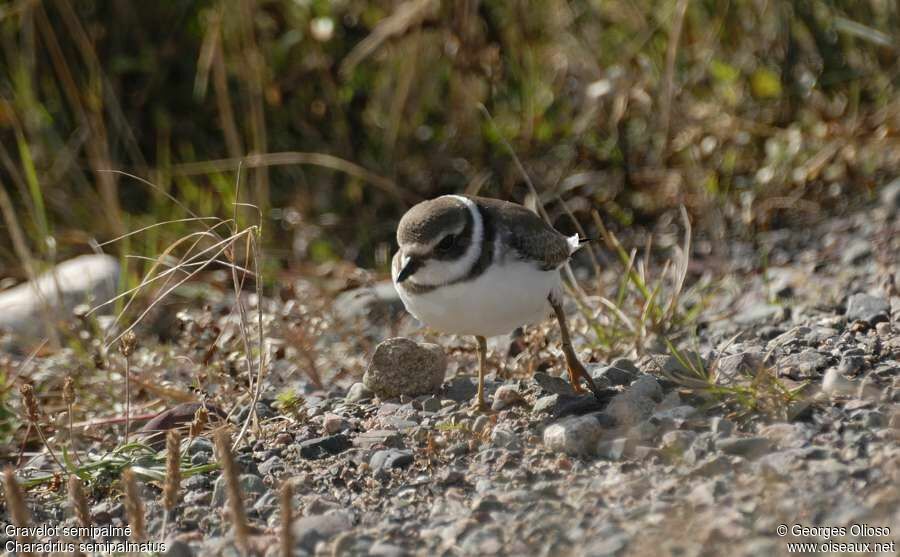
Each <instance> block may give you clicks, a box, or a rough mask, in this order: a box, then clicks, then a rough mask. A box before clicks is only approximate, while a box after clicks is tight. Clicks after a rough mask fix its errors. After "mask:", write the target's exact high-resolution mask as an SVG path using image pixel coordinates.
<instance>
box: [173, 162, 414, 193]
mask: <svg viewBox="0 0 900 557" xmlns="http://www.w3.org/2000/svg"><path fill="white" fill-rule="evenodd" d="M294 164H311V165H315V166H321V167H323V168H330V169H332V170H337V171H338V172H344V173H345V174H349V175H350V176H353V177H355V178H359V179H360V180H364V181H366V182H369V183H370V184H372V185H373V186H375V187H377V188H379V189H380V190H382V191H384V192H385V193H388V194H390V195H391V197H393V198H394V199H396V200H397V201H400V202H401V203H402V204H404V205H406V204H407V203H410V202H416V201H419V196H418V195H416V194H414V193H412V192H408V191H406V190H402V189H400V188H399V187H398V186H397V184H395V183H394V182H393V180H389V179H387V178H385V177H383V176H379V175H378V174H375V173H374V172H371V171H369V170H367V169H365V168H364V167H362V166H360V165H358V164H356V163H352V162H350V161H348V160H345V159H342V158H340V157H335V156H334V155H328V154H326V153H300V152H294V151H287V152H281V153H265V154H253V155H247V156H246V157H244V158H242V159H237V158H231V159H218V160H211V161H202V162H189V163H182V164H176V165H174V166H173V168H172V172H173V174H175V175H176V176H190V175H196V174H211V173H216V172H227V171H234V170H237V169H238V168H239V167H241V166H244V167H246V168H259V167H263V166H285V165H294Z"/></svg>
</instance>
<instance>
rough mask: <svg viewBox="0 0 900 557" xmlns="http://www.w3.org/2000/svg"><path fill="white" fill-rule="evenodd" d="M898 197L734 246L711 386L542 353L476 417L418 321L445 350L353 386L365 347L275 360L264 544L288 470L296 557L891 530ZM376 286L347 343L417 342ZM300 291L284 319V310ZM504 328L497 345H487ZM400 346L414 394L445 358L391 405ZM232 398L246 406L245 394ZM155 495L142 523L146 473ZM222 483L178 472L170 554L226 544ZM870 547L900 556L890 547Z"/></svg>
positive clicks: (247, 475) (244, 467) (715, 545)
mask: <svg viewBox="0 0 900 557" xmlns="http://www.w3.org/2000/svg"><path fill="white" fill-rule="evenodd" d="M889 195H892V194H891V193H890V192H888V191H887V190H885V192H884V193H883V196H882V199H881V203H880V204H878V205H877V206H874V207H870V208H869V209H868V210H866V211H864V212H859V213H856V214H854V215H852V216H850V217H845V218H840V219H832V220H829V221H826V222H824V223H822V224H820V225H818V226H816V227H809V228H805V229H802V230H788V231H777V232H772V233H768V234H765V235H763V237H762V240H761V245H757V246H751V245H749V244H748V245H742V244H740V243H735V245H734V246H733V248H732V252H733V254H734V255H733V256H732V258H731V259H730V260H728V261H727V262H725V263H724V264H722V265H720V267H721V266H724V269H725V270H724V271H723V272H721V273H719V275H718V276H717V277H716V280H717V282H716V284H717V289H716V295H715V298H714V299H712V300H711V301H710V310H709V311H707V312H704V317H703V321H702V322H701V324H700V326H699V327H698V333H697V335H696V336H694V337H692V338H689V339H682V341H681V342H680V343H679V345H680V346H681V345H683V346H684V347H685V348H684V351H683V352H682V354H683V355H685V356H686V357H687V359H688V360H690V361H691V362H692V365H694V366H698V367H702V368H703V369H705V370H707V371H710V372H711V373H712V375H713V377H714V379H713V380H712V381H711V383H710V384H709V385H708V386H707V388H706V389H698V388H697V387H696V385H693V386H692V384H689V383H685V382H683V381H675V380H674V379H678V378H683V377H690V375H691V373H690V370H686V369H684V367H685V366H684V364H685V362H683V361H680V360H679V358H676V357H674V356H672V355H671V354H665V353H659V354H653V353H652V352H650V353H647V354H644V355H642V356H640V357H636V356H635V357H631V358H612V359H610V360H608V361H602V360H601V361H595V362H592V363H590V364H589V365H588V367H589V371H590V372H591V374H592V375H593V376H594V378H595V380H596V381H597V383H598V385H600V386H601V388H602V389H603V392H604V393H605V396H604V397H603V400H597V399H595V398H594V397H593V396H592V395H576V394H574V393H573V392H572V391H571V388H570V387H569V385H568V384H567V382H565V381H563V380H561V379H560V378H558V377H556V375H557V374H559V372H560V370H559V365H558V362H559V361H561V358H558V357H555V358H553V359H552V360H551V362H550V364H551V365H544V366H538V367H537V368H536V369H532V371H536V372H534V373H530V374H512V375H513V378H507V377H508V376H509V375H510V374H508V373H505V372H504V373H502V374H497V375H494V376H491V377H490V378H489V381H488V385H487V387H488V389H487V391H488V395H489V400H492V401H493V409H492V411H491V412H490V413H487V414H479V413H476V412H474V411H472V410H471V409H470V408H469V404H470V402H471V398H472V397H473V396H474V393H475V384H474V382H473V379H472V377H471V372H472V370H474V369H475V365H476V363H475V358H474V350H471V349H468V348H467V349H465V350H464V347H465V346H466V344H465V341H464V340H462V341H461V340H454V339H447V338H441V337H436V336H433V335H432V336H428V337H427V340H431V341H435V340H437V342H440V343H442V344H443V345H444V346H445V347H449V348H450V350H449V354H448V355H447V356H445V355H444V354H443V352H442V351H440V350H435V349H434V347H433V346H428V345H425V346H419V345H418V344H416V343H414V342H409V343H396V342H395V344H396V346H394V347H393V349H392V352H391V354H387V353H385V355H384V357H378V358H375V360H376V361H377V362H378V363H377V365H376V364H373V365H372V367H371V368H369V370H368V372H367V374H366V381H365V384H364V383H363V382H362V375H363V373H362V372H363V371H364V370H365V369H366V366H367V365H368V361H367V358H363V357H361V356H360V355H359V354H356V355H355V356H353V358H354V359H351V358H350V357H345V358H344V361H345V366H346V369H347V373H344V374H342V375H339V376H338V377H336V378H335V379H334V381H331V382H330V383H329V384H330V385H331V386H330V387H329V388H328V389H327V390H326V389H318V388H316V387H315V386H313V384H312V382H310V381H306V380H305V379H303V378H300V377H298V374H297V372H296V365H295V364H294V363H293V362H292V360H293V358H292V357H286V358H283V359H281V360H277V361H275V362H274V363H273V370H272V371H271V373H270V378H269V383H268V384H267V390H265V391H264V396H263V399H262V401H261V402H260V403H259V406H258V412H259V415H260V416H261V418H263V427H262V431H261V433H259V434H258V435H254V437H253V438H252V441H251V444H250V446H244V447H242V448H241V449H239V450H238V451H237V453H236V460H237V463H238V466H239V467H240V469H241V472H242V475H241V477H240V481H241V485H242V488H243V491H244V496H245V499H246V508H247V515H248V518H249V520H250V522H251V524H252V526H253V527H254V528H255V539H256V542H257V545H258V546H259V547H260V548H261V551H262V552H264V553H265V554H267V555H276V554H278V551H279V549H278V542H277V532H278V529H279V528H280V525H281V523H282V520H281V516H280V511H279V502H278V488H279V486H280V485H281V484H282V483H283V482H285V481H287V482H291V483H292V484H293V487H294V505H293V508H294V516H295V517H296V518H295V520H294V523H293V528H292V529H293V533H294V540H295V544H294V546H295V547H294V550H295V552H296V554H315V555H383V556H388V555H390V556H393V555H494V554H497V555H648V554H649V555H713V554H732V555H763V554H766V555H768V554H778V555H780V554H787V553H788V552H789V547H788V543H789V542H796V541H801V542H814V543H817V544H822V543H848V542H860V543H870V544H874V543H882V544H889V543H891V542H894V543H895V544H896V542H898V541H900V488H898V486H900V443H898V440H900V407H898V402H900V331H898V325H897V324H898V318H900V292H898V289H897V283H896V282H894V280H895V279H894V278H893V277H900V264H898V257H897V254H898V253H900V216H898V214H900V208H898V204H897V199H895V198H893V197H889ZM897 197H900V195H898V196H897ZM698 244H699V246H700V248H702V241H701V242H698ZM760 252H764V253H767V257H766V262H767V264H766V266H765V267H764V268H763V269H762V270H761V269H760V265H759V259H760V258H759V256H758V255H754V254H758V253H760ZM694 263H696V264H698V265H703V264H704V259H703V257H702V255H698V256H696V258H695V261H694ZM707 263H708V262H707ZM380 292H381V294H383V295H384V296H387V297H388V298H389V297H390V296H389V294H384V289H382V290H381V291H380ZM366 295H367V296H369V298H366V299H361V298H360V297H361V296H363V294H360V293H359V292H355V293H349V294H347V295H346V296H343V297H341V298H339V299H338V301H337V302H336V303H337V304H338V306H339V307H336V308H335V310H336V312H337V313H343V314H346V315H355V314H357V313H359V312H360V311H367V312H369V313H368V314H367V321H366V323H367V325H366V327H367V329H366V330H365V331H363V334H362V335H361V336H359V339H358V341H359V342H369V341H371V342H372V343H373V344H374V343H375V342H378V341H380V340H383V339H384V338H386V337H387V336H392V335H395V334H397V333H398V332H399V333H401V334H408V335H409V336H410V337H411V338H413V339H414V340H416V341H420V340H423V339H426V338H425V337H422V336H420V335H419V334H418V333H415V332H411V331H412V329H411V325H410V324H408V323H406V324H398V323H397V322H396V320H395V318H396V317H397V315H398V314H397V312H396V311H395V310H396V307H395V303H393V302H391V300H390V299H387V300H385V299H380V298H378V296H374V297H373V295H372V294H371V292H369V294H366ZM291 303H292V302H288V303H287V304H280V303H279V305H277V310H276V311H275V312H274V313H278V314H280V315H282V316H285V315H291V312H292V311H297V308H296V307H291V305H290V304H291ZM273 304H275V302H273ZM285 305H286V306H288V307H284V306H285ZM375 310H377V311H375ZM376 314H377V315H376ZM578 326H579V323H578V321H576V328H577V327H578ZM581 326H582V327H583V323H582V324H581ZM526 338H529V337H526ZM333 341H335V339H333V338H331V337H329V335H328V334H324V335H322V336H321V338H320V339H319V341H318V342H320V343H322V344H323V345H328V344H329V343H330V342H333ZM285 342H294V341H289V340H285ZM516 342H520V340H518V341H517V340H513V341H510V340H509V339H496V340H494V341H493V342H492V345H491V346H492V348H493V357H492V363H493V364H495V365H496V364H497V363H498V361H500V360H502V357H501V356H503V355H504V353H505V352H506V351H508V350H510V344H513V345H514V344H516ZM276 344H277V343H276ZM554 346H555V345H553V343H551V345H550V347H549V348H548V350H549V352H548V353H549V354H553V353H554V352H553V350H554ZM404 347H406V348H404ZM688 347H690V350H691V351H690V352H689V351H688ZM345 349H346V346H345ZM405 349H409V350H411V351H413V352H414V353H412V352H411V354H412V356H410V357H409V358H405V356H404V354H405V353H404V352H403V350H405ZM147 350H149V349H148V348H146V347H145V348H143V351H144V352H146V351H147ZM586 351H587V347H586V346H582V352H583V353H586ZM363 353H365V352H364V351H363ZM371 354H372V352H371V351H369V355H370V356H371ZM413 356H414V357H413ZM429 358H433V359H432V360H429ZM409 362H414V363H415V366H416V369H426V370H427V375H428V377H423V378H422V380H421V381H418V383H417V384H416V385H415V388H416V389H422V388H425V389H426V390H427V389H428V388H429V385H430V384H431V382H432V381H433V380H434V375H435V374H440V373H441V371H442V370H443V368H445V367H446V368H447V370H446V374H447V376H446V378H445V380H444V381H443V385H442V386H441V388H440V390H439V391H438V392H436V393H435V394H425V395H420V396H416V397H408V396H405V395H400V396H399V397H395V398H387V399H385V400H382V399H380V398H378V397H377V396H375V395H374V394H373V393H372V391H370V390H369V388H367V386H366V385H367V384H368V385H369V386H372V387H374V388H375V390H379V391H381V390H383V389H384V388H385V387H384V385H385V382H388V383H390V382H391V381H392V380H394V379H397V378H398V377H399V379H398V380H399V381H400V382H401V383H403V382H404V381H405V380H404V379H403V378H404V375H405V374H404V373H397V371H398V369H402V368H403V366H404V365H409ZM403 371H406V370H405V369H403ZM410 373H415V370H411V371H410ZM501 376H502V377H501ZM392 378H394V379H392ZM437 381H438V384H439V382H440V377H438V378H437ZM407 383H408V381H407ZM285 385H288V386H294V387H296V388H297V389H298V390H299V391H300V392H301V393H302V399H303V401H304V403H303V404H302V405H300V407H299V409H298V410H297V411H296V412H294V413H293V414H291V415H289V416H288V415H286V413H285V412H284V411H283V410H284V407H283V406H279V405H278V403H277V402H278V401H277V399H276V398H275V396H274V395H275V393H277V392H279V391H280V390H281V389H283V388H284V386H285ZM398 388H401V389H402V388H403V385H400V386H399V387H398ZM717 388H718V389H720V390H721V392H720V393H719V395H718V396H714V395H713V394H710V393H711V392H713V391H715V390H716V389H717ZM788 391H789V392H790V393H791V395H790V396H787V395H785V394H784V393H785V392H788ZM729 393H730V395H729ZM739 394H740V395H741V396H743V397H744V398H740V397H739V396H738V395H739ZM742 400H743V402H744V403H743V404H742V403H741V401H742ZM238 404H239V406H240V405H241V404H242V405H243V406H242V408H243V411H244V415H246V412H247V410H248V407H247V403H246V400H245V401H244V402H239V403H238ZM236 415H237V416H238V417H240V415H241V412H237V413H236ZM186 446H187V445H186ZM187 452H188V455H189V458H190V460H191V462H192V463H193V464H195V465H197V464H203V463H207V462H213V461H214V460H215V458H214V456H213V454H214V451H213V448H212V444H211V443H210V442H209V441H208V440H207V439H203V438H200V439H195V440H194V441H193V442H192V443H191V444H190V445H189V447H188V448H187ZM40 465H41V461H40V459H38V460H37V461H33V462H32V463H31V466H32V468H35V467H38V466H40ZM44 465H45V466H46V465H48V464H47V463H45V464H44ZM32 472H33V471H32ZM28 473H29V472H28V470H24V471H23V475H24V477H27V476H28ZM144 489H145V495H146V498H147V503H146V505H147V513H146V514H147V516H148V529H149V531H150V532H151V537H153V533H154V532H160V529H161V526H162V524H161V521H162V515H163V513H162V512H161V510H160V508H159V506H158V505H157V504H156V503H154V502H152V501H154V500H156V499H158V497H159V489H158V488H157V487H156V486H155V485H151V483H148V484H146V485H145V488H144ZM225 492H226V490H225V485H224V481H223V480H222V478H220V473H219V472H218V471H217V470H213V471H210V472H208V473H205V474H199V475H195V476H192V477H190V478H188V479H186V480H185V481H184V483H183V485H182V504H181V507H180V509H179V510H178V511H177V513H176V515H175V517H174V518H173V521H174V522H172V523H171V524H170V526H169V534H168V536H167V537H168V540H169V542H170V548H169V554H171V555H190V554H193V555H218V554H221V555H236V554H238V551H237V549H236V548H235V546H234V543H233V540H232V538H231V534H230V522H229V521H228V520H227V519H226V518H223V516H224V513H223V510H224V507H225V500H226V494H225ZM116 496H117V492H116V491H115V490H111V491H109V493H108V494H105V493H103V492H102V491H99V490H98V491H97V493H95V494H94V497H93V500H92V505H93V507H92V511H91V512H92V515H93V517H94V520H95V522H97V523H110V524H120V525H121V524H124V522H123V520H124V512H123V505H122V503H121V502H119V501H118V500H117V498H116ZM29 501H30V503H32V505H31V507H32V513H33V514H34V517H35V518H34V521H35V522H37V523H40V522H42V521H48V522H50V523H55V522H58V521H60V520H68V521H69V523H72V522H71V521H72V519H71V518H64V517H67V516H69V514H70V513H69V511H68V509H67V508H66V505H65V503H64V502H63V501H61V498H60V497H59V496H58V495H55V494H54V493H53V492H52V491H46V490H45V491H38V490H36V491H34V492H31V493H29ZM4 512H6V509H5V505H4ZM3 521H4V522H8V519H7V518H6V516H4V520H3ZM780 525H785V526H786V527H787V534H786V535H781V534H780V533H779V528H780ZM823 527H831V528H832V529H823ZM835 528H836V529H837V530H834V529H835ZM157 539H160V537H159V536H157ZM176 540H177V541H178V543H174V542H175V541H176ZM846 549H848V548H846V547H844V548H841V547H840V546H822V545H819V546H818V547H817V548H816V551H819V552H822V553H827V552H829V550H836V551H831V552H834V553H845V552H847V551H845V550H846ZM849 549H853V548H849ZM869 549H870V550H871V549H875V546H870V547H869ZM880 549H883V551H881V552H880V553H881V554H890V555H894V554H896V545H894V546H883V547H881V548H880Z"/></svg>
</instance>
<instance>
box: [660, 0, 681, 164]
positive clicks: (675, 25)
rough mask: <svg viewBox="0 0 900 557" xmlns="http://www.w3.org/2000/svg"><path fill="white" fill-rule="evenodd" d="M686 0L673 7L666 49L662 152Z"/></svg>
mask: <svg viewBox="0 0 900 557" xmlns="http://www.w3.org/2000/svg"><path fill="white" fill-rule="evenodd" d="M687 7H688V0H678V3H677V4H676V6H675V17H674V18H673V19H672V30H671V31H670V33H669V45H668V47H667V49H666V74H665V78H664V80H663V85H664V88H663V98H662V102H661V103H660V104H661V105H662V108H661V112H662V115H661V118H662V125H661V129H662V138H663V152H664V153H665V152H666V151H668V149H669V125H670V122H671V120H672V96H673V95H674V93H675V57H676V56H677V54H678V43H679V42H681V29H682V27H683V26H684V15H685V13H687Z"/></svg>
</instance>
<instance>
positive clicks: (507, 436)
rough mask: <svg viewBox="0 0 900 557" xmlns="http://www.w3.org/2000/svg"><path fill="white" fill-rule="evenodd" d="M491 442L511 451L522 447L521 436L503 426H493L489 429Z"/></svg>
mask: <svg viewBox="0 0 900 557" xmlns="http://www.w3.org/2000/svg"><path fill="white" fill-rule="evenodd" d="M491 444H492V445H494V446H495V447H502V448H504V449H509V450H511V451H517V450H519V449H521V448H522V440H521V438H519V436H518V435H517V434H516V433H515V432H514V431H512V430H511V429H509V428H507V427H505V426H499V427H495V428H494V429H493V431H491Z"/></svg>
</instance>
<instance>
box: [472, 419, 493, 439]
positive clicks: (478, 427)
mask: <svg viewBox="0 0 900 557" xmlns="http://www.w3.org/2000/svg"><path fill="white" fill-rule="evenodd" d="M490 425H491V419H490V418H489V417H487V416H485V415H484V414H482V415H480V416H478V417H477V418H475V422H474V423H473V424H472V431H473V432H475V434H476V435H482V434H484V432H485V431H487V428H488V427H490Z"/></svg>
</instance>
